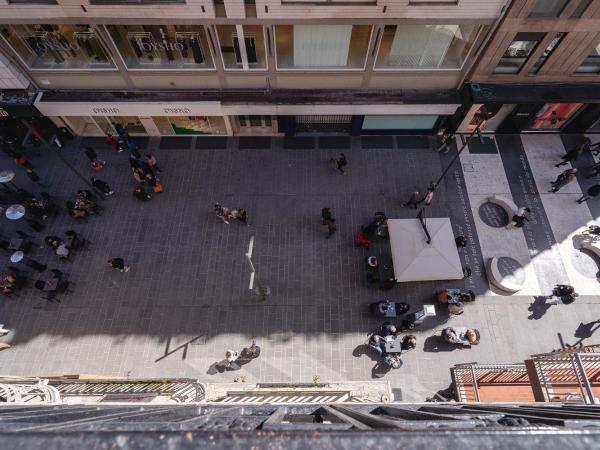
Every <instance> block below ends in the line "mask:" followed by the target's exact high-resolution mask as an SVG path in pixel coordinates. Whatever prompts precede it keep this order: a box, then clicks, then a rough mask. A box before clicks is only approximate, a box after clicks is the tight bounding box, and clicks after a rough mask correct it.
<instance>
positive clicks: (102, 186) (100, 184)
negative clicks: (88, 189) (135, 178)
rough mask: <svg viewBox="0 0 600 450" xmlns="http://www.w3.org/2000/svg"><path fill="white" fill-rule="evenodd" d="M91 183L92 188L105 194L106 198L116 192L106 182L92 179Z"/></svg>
mask: <svg viewBox="0 0 600 450" xmlns="http://www.w3.org/2000/svg"><path fill="white" fill-rule="evenodd" d="M90 181H91V182H92V186H94V187H95V188H96V189H98V190H99V191H100V192H102V194H104V195H105V196H106V197H109V196H111V195H113V194H114V191H113V190H112V189H111V188H110V186H109V185H108V183H107V182H106V181H104V180H100V179H99V178H94V177H92V178H90Z"/></svg>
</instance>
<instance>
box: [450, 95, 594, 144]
mask: <svg viewBox="0 0 600 450" xmlns="http://www.w3.org/2000/svg"><path fill="white" fill-rule="evenodd" d="M466 89H467V90H468V93H469V95H470V96H471V104H470V107H469V108H465V110H466V112H465V114H464V117H463V120H462V122H461V124H460V126H459V127H458V130H457V131H458V132H461V133H470V132H472V131H473V130H474V129H475V127H476V126H477V119H476V115H477V113H478V112H479V111H480V110H481V108H482V107H485V109H486V110H487V111H488V112H491V113H492V118H491V119H489V120H487V121H486V122H485V123H484V124H483V125H482V126H481V131H482V132H483V133H559V132H560V133H598V132H600V85H588V86H575V85H572V86H569V85H539V86H535V85H534V86H531V85H482V84H471V85H467V87H466Z"/></svg>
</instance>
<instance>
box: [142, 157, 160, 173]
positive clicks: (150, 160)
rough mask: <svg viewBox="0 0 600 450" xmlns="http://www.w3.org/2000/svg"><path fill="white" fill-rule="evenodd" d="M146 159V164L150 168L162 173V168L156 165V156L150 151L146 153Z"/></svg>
mask: <svg viewBox="0 0 600 450" xmlns="http://www.w3.org/2000/svg"><path fill="white" fill-rule="evenodd" d="M146 161H148V164H149V165H150V167H151V168H152V169H154V170H156V171H157V172H158V173H162V170H161V169H160V167H158V163H157V161H156V157H155V156H154V155H153V154H152V153H146Z"/></svg>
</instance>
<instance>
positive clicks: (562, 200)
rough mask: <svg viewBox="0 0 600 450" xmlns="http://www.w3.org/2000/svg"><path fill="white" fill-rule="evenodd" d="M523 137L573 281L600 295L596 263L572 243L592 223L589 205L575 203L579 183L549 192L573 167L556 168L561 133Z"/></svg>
mask: <svg viewBox="0 0 600 450" xmlns="http://www.w3.org/2000/svg"><path fill="white" fill-rule="evenodd" d="M521 140H522V142H523V148H524V149H525V153H526V154H527V160H528V161H529V166H530V167H531V172H532V174H533V177H534V179H535V182H536V186H537V188H538V191H539V192H540V198H541V200H542V204H543V206H544V210H545V211H546V216H547V217H548V222H549V223H550V227H551V228H552V233H553V234H554V238H555V239H556V242H557V244H556V246H557V247H558V251H559V253H560V257H561V260H562V263H563V265H564V267H565V270H566V272H567V276H568V277H569V281H570V284H571V285H572V286H573V287H574V288H575V290H576V291H577V292H578V293H580V294H585V295H593V294H600V283H598V282H597V281H596V279H595V276H594V274H595V270H597V267H596V263H595V262H594V260H593V259H592V258H591V257H588V256H587V255H583V254H582V253H581V252H580V251H579V250H577V249H576V248H574V246H573V236H575V235H576V234H579V233H581V232H582V231H583V230H585V229H586V228H587V226H588V225H589V224H591V223H592V222H593V220H592V219H593V218H592V216H591V214H590V211H589V208H587V207H586V206H585V205H578V204H577V203H576V200H577V199H578V198H579V197H580V196H581V189H580V188H579V183H576V182H572V183H569V184H568V185H567V186H565V187H564V188H562V189H561V190H560V191H559V192H558V193H556V194H554V193H548V189H549V188H550V182H551V181H553V180H554V179H555V178H556V176H557V175H558V174H559V173H560V172H562V171H563V170H565V169H567V168H570V167H571V165H570V164H567V165H566V166H561V167H559V168H556V167H554V164H556V162H558V160H559V159H560V156H561V155H563V154H564V153H565V152H566V150H565V148H564V145H563V143H562V140H561V138H560V136H559V135H523V136H521ZM536 257H542V258H544V257H548V258H551V257H552V254H551V252H543V253H542V254H540V255H539V256H536ZM588 266H589V267H588ZM590 275H591V277H590Z"/></svg>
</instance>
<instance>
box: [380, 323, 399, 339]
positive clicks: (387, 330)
mask: <svg viewBox="0 0 600 450" xmlns="http://www.w3.org/2000/svg"><path fill="white" fill-rule="evenodd" d="M397 332H398V330H396V327H395V326H394V325H392V323H391V322H385V323H384V324H383V325H382V326H381V335H382V336H383V337H385V336H395V335H396V333H397Z"/></svg>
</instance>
